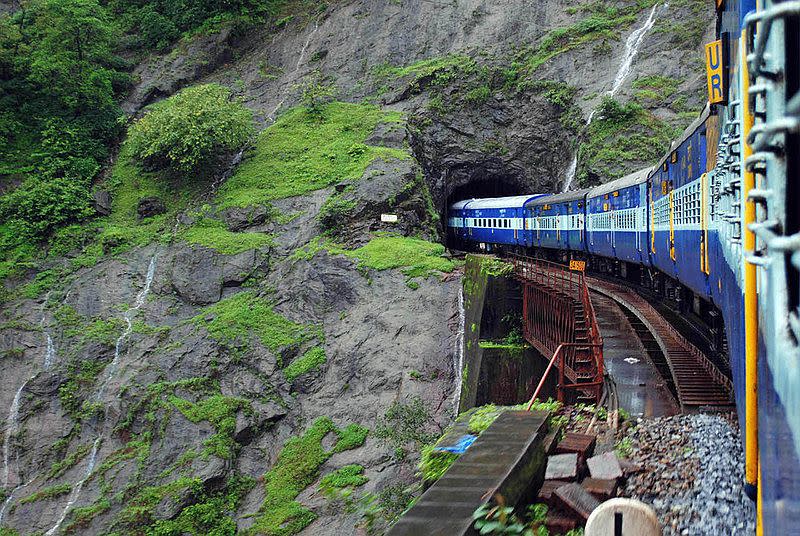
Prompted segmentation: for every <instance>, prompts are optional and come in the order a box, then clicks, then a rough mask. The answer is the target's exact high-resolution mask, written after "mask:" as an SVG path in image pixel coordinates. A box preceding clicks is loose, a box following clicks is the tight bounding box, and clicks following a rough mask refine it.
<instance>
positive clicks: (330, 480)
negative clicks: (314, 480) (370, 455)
mask: <svg viewBox="0 0 800 536" xmlns="http://www.w3.org/2000/svg"><path fill="white" fill-rule="evenodd" d="M367 482H369V479H368V478H367V477H365V476H364V467H363V466H361V465H356V464H353V465H345V466H344V467H342V468H341V469H337V470H335V471H333V472H331V473H328V474H327V475H325V476H323V477H322V479H321V480H320V481H319V490H320V491H321V492H322V494H323V495H325V496H326V497H335V496H336V495H337V492H339V491H340V490H343V489H346V488H357V487H358V486H363V485H364V484H366V483H367Z"/></svg>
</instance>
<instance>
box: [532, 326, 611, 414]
mask: <svg viewBox="0 0 800 536" xmlns="http://www.w3.org/2000/svg"><path fill="white" fill-rule="evenodd" d="M578 346H585V345H584V344H582V343H577V342H564V343H561V344H559V345H558V348H556V351H555V353H553V357H551V358H550V362H549V363H548V364H547V368H546V369H545V371H544V374H543V375H542V379H540V380H539V385H537V386H536V390H535V391H534V392H533V396H532V397H531V399H530V400H529V401H528V405H527V407H526V408H525V409H526V410H527V411H530V410H531V408H532V407H533V403H534V402H535V401H536V399H537V398H539V393H540V392H541V390H542V387H543V386H544V381H545V380H546V379H547V376H548V375H549V374H550V370H552V368H553V365H554V364H555V362H556V359H557V358H560V361H561V363H562V366H561V367H558V368H560V369H561V370H562V372H563V361H564V352H563V350H564V349H566V348H570V347H578ZM591 346H596V345H591ZM600 346H602V345H600ZM581 385H595V383H594V382H593V383H589V384H581ZM565 387H566V386H565Z"/></svg>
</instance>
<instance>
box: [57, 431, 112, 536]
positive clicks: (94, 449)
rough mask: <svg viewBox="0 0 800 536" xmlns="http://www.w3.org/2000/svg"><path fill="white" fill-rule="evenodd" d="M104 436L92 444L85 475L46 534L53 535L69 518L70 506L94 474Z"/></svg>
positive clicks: (73, 489)
mask: <svg viewBox="0 0 800 536" xmlns="http://www.w3.org/2000/svg"><path fill="white" fill-rule="evenodd" d="M101 437H102V436H97V439H95V440H94V444H93V445H92V451H91V453H90V454H89V463H88V464H87V465H86V472H85V473H84V475H83V478H82V479H80V480H79V481H78V482H76V483H75V486H74V487H73V488H72V491H71V492H70V494H69V500H68V501H67V505H66V506H65V507H64V510H62V512H61V517H59V518H58V521H56V524H55V525H53V526H52V527H51V528H50V530H48V531H47V532H45V536H53V535H54V534H56V532H57V531H58V529H60V528H61V524H62V523H64V520H65V519H66V518H67V514H68V513H69V510H70V508H72V505H73V504H75V502H76V501H77V500H78V497H79V496H80V494H81V490H82V489H83V485H84V484H85V483H86V481H87V480H89V477H90V476H92V471H94V466H95V464H96V463H97V450H98V447H99V446H100V439H101Z"/></svg>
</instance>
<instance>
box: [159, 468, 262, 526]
mask: <svg viewBox="0 0 800 536" xmlns="http://www.w3.org/2000/svg"><path fill="white" fill-rule="evenodd" d="M254 486H255V480H254V479H252V478H250V477H247V476H241V475H234V476H233V477H231V478H230V479H228V481H227V482H226V483H225V486H224V487H223V488H222V489H221V490H218V491H215V492H207V491H205V490H198V491H197V492H196V493H195V495H194V497H193V498H192V499H193V501H192V504H190V505H189V506H186V507H185V508H183V509H181V511H180V513H179V514H178V515H177V516H176V517H175V518H174V519H165V520H158V521H155V523H153V524H152V525H151V526H149V527H147V530H146V534H148V535H152V536H173V535H183V534H188V535H193V536H201V535H202V536H205V535H209V536H234V535H235V534H237V527H236V521H235V520H234V517H233V512H235V511H236V509H237V508H238V506H239V505H240V504H241V502H242V499H243V498H244V496H245V495H247V493H248V492H249V491H250V490H251V489H252V488H253V487H254Z"/></svg>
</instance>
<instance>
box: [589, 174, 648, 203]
mask: <svg viewBox="0 0 800 536" xmlns="http://www.w3.org/2000/svg"><path fill="white" fill-rule="evenodd" d="M652 169H653V168H649V167H648V168H644V169H640V170H639V171H634V172H633V173H630V174H628V175H625V176H624V177H622V178H621V179H616V180H613V181H611V182H607V183H605V184H601V185H600V186H597V187H595V188H592V189H591V190H590V191H589V197H599V196H601V195H605V194H608V193H611V192H613V191H616V190H621V189H622V188H628V187H630V186H635V185H637V184H641V183H643V182H645V181H646V180H647V176H648V175H650V171H651V170H652Z"/></svg>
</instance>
